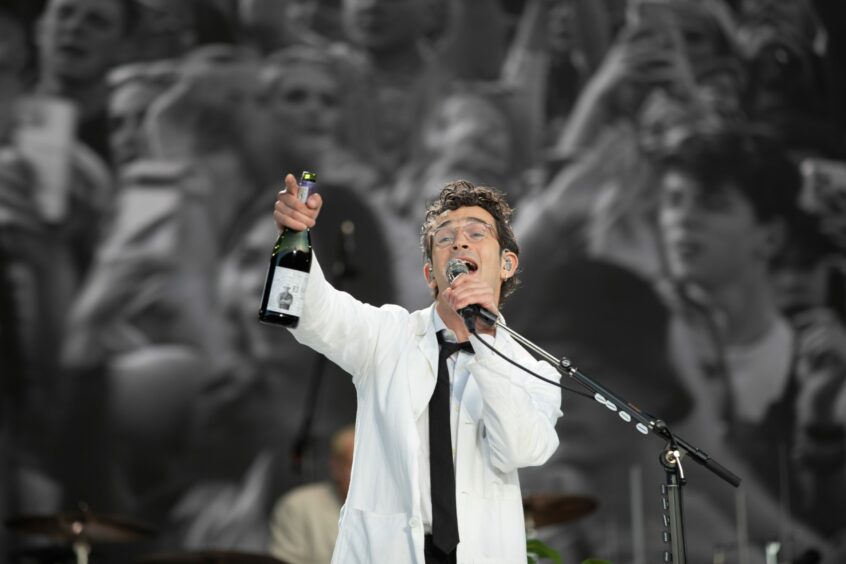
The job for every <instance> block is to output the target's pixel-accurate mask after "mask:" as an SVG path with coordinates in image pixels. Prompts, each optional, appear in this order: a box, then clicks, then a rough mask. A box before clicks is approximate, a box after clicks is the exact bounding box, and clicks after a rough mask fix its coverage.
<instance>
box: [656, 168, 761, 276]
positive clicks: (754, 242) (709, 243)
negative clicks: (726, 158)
mask: <svg viewBox="0 0 846 564" xmlns="http://www.w3.org/2000/svg"><path fill="white" fill-rule="evenodd" d="M660 227H661V234H662V238H663V242H664V248H665V251H666V255H667V262H668V266H669V269H670V273H671V274H672V275H673V276H674V277H676V278H678V279H682V280H689V281H693V282H696V283H697V284H700V285H702V286H703V287H704V288H706V289H714V288H719V287H721V286H723V285H724V284H725V283H727V282H729V281H731V280H736V279H738V277H741V276H743V274H744V273H745V272H748V269H749V268H750V267H751V268H756V267H759V266H760V265H761V262H762V261H765V260H766V251H767V247H766V245H767V241H768V229H769V228H768V226H767V225H766V224H764V223H762V222H760V221H759V220H758V219H757V218H756V217H755V214H754V210H753V208H752V206H751V205H750V203H749V202H748V201H747V200H745V199H744V198H743V197H742V196H741V194H740V192H739V191H738V190H737V189H735V188H734V187H732V186H731V185H727V186H722V187H710V186H709V187H704V186H702V185H701V184H700V183H698V182H696V181H695V180H693V179H692V178H691V177H689V176H687V175H685V174H682V173H679V172H672V171H671V172H669V173H667V174H666V175H665V176H664V177H663V179H662V185H661V204H660Z"/></svg>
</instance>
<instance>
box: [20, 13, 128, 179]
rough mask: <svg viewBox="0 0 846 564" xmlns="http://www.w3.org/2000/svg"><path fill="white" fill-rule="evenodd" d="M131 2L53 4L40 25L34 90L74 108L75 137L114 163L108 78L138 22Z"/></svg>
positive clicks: (37, 35) (43, 14)
mask: <svg viewBox="0 0 846 564" xmlns="http://www.w3.org/2000/svg"><path fill="white" fill-rule="evenodd" d="M136 13H137V7H136V5H135V4H134V1H133V0H119V1H117V2H115V1H113V0H50V2H49V3H48V4H47V5H46V7H45V8H44V12H43V13H42V15H41V17H40V19H39V20H38V24H37V33H36V45H37V47H38V61H39V71H40V75H39V77H38V84H37V87H36V91H37V93H39V94H43V95H47V96H56V97H60V98H64V99H67V100H69V101H71V102H73V104H74V105H75V107H76V112H77V129H76V132H77V137H78V138H79V140H81V141H82V142H83V143H85V144H86V145H88V146H89V147H90V148H91V149H92V150H93V151H94V152H95V153H97V154H98V155H99V156H100V157H101V158H102V159H103V160H104V161H105V162H106V163H109V164H111V162H112V157H111V151H110V148H109V126H108V113H107V107H108V98H109V90H108V85H107V83H106V75H107V74H108V72H109V70H110V69H111V68H112V67H114V66H116V65H117V64H118V63H119V62H120V61H121V56H122V46H123V45H124V44H125V43H126V41H127V39H128V38H129V37H130V35H131V33H132V29H133V25H134V23H135V21H136Z"/></svg>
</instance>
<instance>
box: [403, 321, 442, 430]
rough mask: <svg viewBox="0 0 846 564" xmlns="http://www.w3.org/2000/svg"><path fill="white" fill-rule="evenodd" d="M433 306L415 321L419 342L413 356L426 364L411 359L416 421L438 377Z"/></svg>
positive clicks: (410, 384) (424, 407) (412, 394)
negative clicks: (424, 360) (422, 359)
mask: <svg viewBox="0 0 846 564" xmlns="http://www.w3.org/2000/svg"><path fill="white" fill-rule="evenodd" d="M434 307H435V306H434V305H432V307H430V308H429V309H426V310H423V311H420V312H418V315H417V316H416V317H417V319H416V320H415V322H416V326H415V327H414V336H413V338H414V339H416V340H417V347H416V348H415V349H412V351H413V352H412V354H413V355H420V356H422V357H423V358H425V359H426V362H425V363H424V362H420V358H419V357H418V358H409V359H408V362H409V368H411V370H410V371H409V374H408V376H409V377H408V385H409V387H410V388H411V404H412V409H413V413H414V419H415V421H416V420H417V418H419V417H420V415H421V414H422V413H423V411H424V410H425V409H426V406H428V405H429V399H431V397H432V392H434V391H435V382H436V380H437V377H438V339H437V337H436V336H435V323H434V321H433V312H432V308H434ZM415 367H420V368H423V367H426V368H428V369H423V370H420V369H417V370H415V369H414V368H415Z"/></svg>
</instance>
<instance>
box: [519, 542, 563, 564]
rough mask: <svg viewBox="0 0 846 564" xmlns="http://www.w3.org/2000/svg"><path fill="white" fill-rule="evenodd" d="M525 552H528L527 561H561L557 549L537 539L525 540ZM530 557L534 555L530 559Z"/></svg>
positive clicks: (559, 563)
mask: <svg viewBox="0 0 846 564" xmlns="http://www.w3.org/2000/svg"><path fill="white" fill-rule="evenodd" d="M526 552H527V553H528V554H529V556H530V558H529V562H530V563H531V562H537V561H538V560H540V559H548V560H552V562H554V563H555V564H562V563H561V555H560V554H558V551H556V550H554V549H552V548H550V547H548V546H547V545H545V544H544V543H543V542H541V541H539V540H537V539H529V540H527V541H526ZM531 557H535V558H534V560H532V558H531Z"/></svg>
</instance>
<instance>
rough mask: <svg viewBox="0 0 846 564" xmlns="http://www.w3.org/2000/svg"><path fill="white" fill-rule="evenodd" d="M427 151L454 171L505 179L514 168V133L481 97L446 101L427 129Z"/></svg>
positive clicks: (500, 114)
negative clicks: (512, 165)
mask: <svg viewBox="0 0 846 564" xmlns="http://www.w3.org/2000/svg"><path fill="white" fill-rule="evenodd" d="M423 143H424V146H425V147H426V150H427V151H428V152H429V153H431V154H432V155H434V156H436V160H437V161H438V162H440V163H441V164H446V165H449V166H450V167H451V168H452V169H453V170H460V171H464V172H469V173H475V174H477V175H479V176H481V177H485V176H486V175H487V176H488V177H494V178H496V177H502V176H504V175H505V174H506V173H507V172H508V170H509V168H510V164H511V160H510V158H511V157H510V156H511V153H512V139H511V131H510V129H509V125H508V122H507V120H506V118H505V116H504V115H503V114H502V113H501V112H500V111H499V110H498V109H497V108H496V107H495V106H494V105H493V104H492V103H491V102H488V101H486V100H485V99H484V98H482V97H478V96H473V95H460V94H459V95H453V96H450V97H449V98H447V99H445V100H444V101H443V102H442V103H441V104H440V106H439V107H438V109H437V111H436V113H435V114H434V115H433V117H432V118H431V119H430V120H429V121H428V123H427V124H426V127H425V129H424V137H423Z"/></svg>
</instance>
